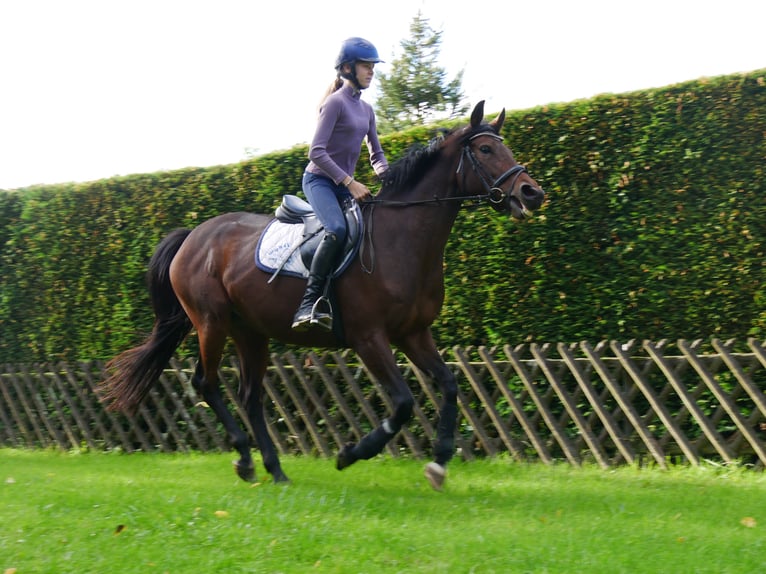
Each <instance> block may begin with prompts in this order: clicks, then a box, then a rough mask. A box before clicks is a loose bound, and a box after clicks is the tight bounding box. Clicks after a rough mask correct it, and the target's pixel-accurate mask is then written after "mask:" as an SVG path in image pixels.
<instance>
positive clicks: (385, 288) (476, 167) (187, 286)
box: [99, 101, 545, 490]
mask: <svg viewBox="0 0 766 574" xmlns="http://www.w3.org/2000/svg"><path fill="white" fill-rule="evenodd" d="M504 121H505V109H503V110H502V111H501V112H500V114H499V115H498V116H496V117H495V118H494V119H493V120H492V121H485V120H484V101H481V102H479V103H478V104H477V105H476V106H475V107H474V109H473V111H472V113H471V115H470V123H469V124H467V125H464V126H461V127H456V128H453V129H452V130H448V131H445V132H444V133H442V134H441V135H440V136H438V137H435V138H433V139H432V140H431V141H430V142H429V143H428V144H424V145H421V146H416V147H415V148H413V149H411V150H410V151H408V152H407V153H406V154H404V155H403V156H402V157H401V158H400V159H399V160H398V161H396V162H393V163H392V165H391V166H390V168H389V169H388V171H387V172H386V173H385V174H384V175H383V176H382V178H381V180H382V183H381V187H380V190H379V191H378V193H377V194H376V195H375V196H373V197H372V198H371V199H368V200H366V201H363V202H361V209H362V211H363V215H364V221H363V223H364V225H363V228H364V230H363V247H365V248H366V249H361V250H360V251H361V252H360V253H357V254H356V256H355V260H354V261H353V263H352V264H351V265H349V266H348V267H347V268H346V269H345V271H343V273H342V274H340V275H339V276H337V277H335V278H334V279H333V288H334V292H335V295H336V298H335V301H336V305H337V306H339V311H340V318H339V319H336V321H338V322H340V327H341V329H340V330H337V329H336V330H333V331H329V330H325V329H321V328H313V329H309V330H308V331H304V332H296V331H294V330H292V329H291V322H292V318H293V314H294V312H295V310H296V309H297V307H298V304H299V302H300V300H301V297H302V295H303V292H304V288H305V286H306V282H305V280H304V279H303V278H301V277H294V276H288V275H282V274H277V275H275V276H270V275H269V274H268V273H266V272H265V271H264V270H262V269H259V268H258V267H257V266H256V265H255V264H254V256H253V254H254V251H255V249H256V246H257V244H258V243H259V238H260V236H261V234H262V233H263V232H264V230H265V229H266V228H267V226H268V225H269V223H270V222H271V221H272V220H273V219H274V215H266V214H256V213H250V212H235V213H225V214H222V215H218V216H215V217H213V218H211V219H209V220H207V221H205V222H203V223H201V224H200V225H199V226H197V227H196V228H194V229H193V230H190V229H176V230H173V231H171V232H170V233H169V234H168V235H167V236H166V237H165V238H164V239H163V240H162V241H161V242H160V243H159V245H158V246H157V248H156V250H155V252H154V253H153V255H152V257H151V259H150V261H149V265H148V270H147V284H148V290H149V294H150V299H151V304H152V307H153V311H154V315H155V320H154V325H153V328H152V331H151V333H150V335H149V336H148V337H147V338H146V339H145V340H144V342H143V343H141V344H140V345H138V346H136V347H134V348H132V349H129V350H126V351H124V352H122V353H121V354H119V355H117V356H116V357H114V358H113V359H112V360H110V361H109V362H108V363H107V365H106V377H105V380H104V381H102V383H101V384H100V387H99V394H100V397H101V400H102V401H103V402H105V403H106V404H107V408H109V409H110V410H117V411H124V412H127V413H131V412H135V411H136V409H137V408H138V406H139V404H140V403H141V401H142V400H143V399H144V398H145V397H146V395H147V393H148V392H149V390H150V388H151V387H152V385H153V384H154V383H155V382H156V381H157V380H158V379H159V377H160V375H161V374H162V372H163V370H164V369H165V368H166V367H167V364H168V362H169V360H170V359H171V357H172V356H173V353H174V352H175V350H176V349H177V348H178V347H179V346H180V345H181V343H182V342H183V341H184V339H185V338H186V337H187V336H188V335H189V333H191V332H192V329H194V330H196V333H197V337H198V344H199V356H198V358H197V362H196V366H195V370H194V374H193V376H192V385H193V387H194V389H195V391H196V392H197V393H198V394H199V395H201V397H202V398H203V400H204V401H205V402H206V403H207V404H208V405H209V406H210V407H211V408H212V410H213V412H214V413H215V415H216V416H217V418H218V420H219V421H220V422H221V423H222V425H223V427H224V429H225V431H226V433H227V435H228V438H229V440H230V442H231V445H232V446H233V448H234V449H236V451H237V452H238V453H239V457H240V458H239V460H236V461H234V463H233V464H234V468H235V471H236V473H237V474H238V476H239V477H240V478H242V479H243V480H245V481H254V480H255V475H256V472H255V466H254V463H253V458H252V454H251V443H250V440H249V437H248V434H247V433H246V432H245V431H244V430H243V429H242V427H241V426H240V425H239V424H238V423H237V421H236V420H235V418H234V417H233V416H232V414H231V412H230V411H229V410H228V408H227V406H226V403H225V401H224V399H223V395H222V393H221V388H220V382H219V381H218V374H217V369H218V367H219V363H220V361H221V359H222V354H223V352H224V347H225V344H226V342H227V341H228V340H229V339H231V340H232V341H233V343H234V347H235V350H236V354H237V356H238V359H239V368H240V386H239V390H238V397H239V399H240V400H241V402H242V405H243V406H244V409H245V411H246V413H247V416H248V418H249V421H250V424H251V428H252V430H253V434H254V439H255V446H256V447H257V448H259V449H260V451H261V455H262V458H263V465H264V467H265V469H266V471H267V472H268V473H269V474H270V475H271V477H272V480H273V481H274V482H275V483H280V482H289V479H288V477H287V475H286V474H285V473H284V471H283V470H282V467H281V463H280V460H279V456H278V453H277V450H276V448H275V446H274V443H273V441H272V439H271V437H270V436H269V433H268V430H267V423H266V417H265V411H264V396H265V391H264V386H263V382H262V380H263V377H264V375H265V373H266V369H267V366H268V362H269V352H268V348H269V341H270V340H271V339H276V340H279V341H282V342H284V343H287V344H294V345H299V346H301V347H304V348H305V347H317V348H350V349H352V350H353V351H354V352H355V353H356V354H357V356H358V357H359V359H360V360H361V361H363V362H364V364H365V366H366V367H367V369H369V371H370V372H371V373H372V374H373V375H374V376H375V377H376V378H377V379H378V380H379V381H380V382H381V384H382V385H383V388H384V389H385V391H386V392H387V393H389V395H390V398H391V409H390V412H389V416H388V417H387V418H385V419H384V420H383V421H382V422H381V424H380V425H379V426H378V427H377V428H375V429H373V430H372V431H370V432H369V433H368V434H366V435H365V436H364V437H362V438H361V439H360V440H359V442H358V443H352V442H350V443H347V444H345V445H341V446H340V449H339V452H338V454H337V458H336V467H337V469H338V470H343V469H345V468H347V467H349V466H351V465H352V464H354V463H355V462H357V461H359V460H365V459H370V458H372V457H374V456H375V455H377V454H379V453H380V452H382V450H383V449H384V448H385V446H386V444H387V443H388V441H390V440H391V439H392V438H393V437H394V436H395V435H396V434H397V433H398V432H399V430H400V429H401V428H402V427H403V426H404V425H406V424H407V423H408V421H409V420H410V418H411V416H412V411H413V407H414V397H413V394H412V392H411V391H410V389H409V387H408V385H407V383H406V381H405V379H404V377H403V375H402V373H401V372H400V369H399V367H398V365H397V363H396V360H395V355H394V353H393V352H392V347H393V348H397V349H399V350H400V351H401V352H403V353H404V354H405V355H406V356H407V357H408V358H409V359H410V360H411V361H412V363H413V364H414V365H415V366H416V367H417V368H418V369H419V370H420V371H422V372H423V373H424V374H426V375H427V376H430V377H431V378H432V380H434V382H435V383H437V385H438V389H439V392H440V395H441V401H440V402H441V404H440V405H438V414H437V417H438V420H437V424H436V437H435V439H434V442H433V447H432V456H433V460H432V461H431V462H429V463H427V464H426V466H425V471H424V474H425V477H426V479H427V480H428V482H429V483H430V484H431V486H432V487H433V488H434V489H436V490H441V489H442V487H443V484H444V481H445V477H446V468H447V464H448V462H449V461H450V459H451V458H452V457H453V455H454V451H455V436H454V435H455V428H456V425H457V416H458V406H457V395H458V383H457V380H456V377H455V375H454V374H453V373H452V371H451V370H450V369H449V368H448V367H447V365H446V364H445V363H444V360H443V359H442V358H441V356H440V354H439V351H438V349H437V346H436V343H435V341H434V338H433V336H432V333H431V325H432V324H433V322H434V321H435V320H436V318H437V317H438V315H439V312H440V310H441V307H442V303H443V300H444V265H443V263H444V250H445V247H446V244H447V240H448V237H449V234H450V231H451V229H452V226H453V224H454V222H455V220H456V218H457V216H458V212H459V210H460V209H461V206H463V205H464V204H466V203H469V204H471V205H481V204H488V205H489V206H490V207H491V208H492V209H494V210H496V211H497V212H501V213H505V214H509V215H510V216H511V217H512V218H513V219H515V220H524V219H525V218H527V217H528V216H530V215H531V214H532V212H533V211H534V210H536V209H538V208H540V207H541V205H542V203H543V201H544V197H545V193H544V191H543V190H542V188H541V187H540V186H539V185H538V183H537V182H536V181H535V180H533V179H532V178H531V176H530V175H529V173H528V172H527V170H526V168H525V167H524V166H523V165H521V164H519V163H517V162H516V160H515V159H514V156H513V152H512V151H511V149H510V148H508V147H507V146H506V145H505V144H504V143H503V139H502V137H501V136H500V130H501V128H502V126H503V123H504ZM339 333H342V336H340V335H339Z"/></svg>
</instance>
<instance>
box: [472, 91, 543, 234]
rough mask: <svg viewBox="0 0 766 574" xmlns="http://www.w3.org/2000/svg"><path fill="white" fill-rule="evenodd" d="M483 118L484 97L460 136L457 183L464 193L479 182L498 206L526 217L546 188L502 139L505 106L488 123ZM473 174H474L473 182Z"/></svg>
mask: <svg viewBox="0 0 766 574" xmlns="http://www.w3.org/2000/svg"><path fill="white" fill-rule="evenodd" d="M483 118H484V101H481V102H479V103H478V104H476V107H475V108H474V109H473V112H472V113H471V123H470V125H469V126H467V127H466V128H464V130H463V134H462V137H461V142H462V145H463V151H462V155H461V159H460V164H459V167H458V185H459V186H460V187H461V188H462V190H463V192H464V193H467V192H468V189H469V188H473V187H474V186H476V185H478V186H479V187H480V188H481V189H482V190H483V192H484V193H486V194H487V197H488V199H489V202H490V204H491V205H492V207H493V208H494V209H495V210H497V211H502V212H505V213H510V214H511V216H512V217H513V218H514V219H524V218H525V217H528V216H530V215H531V214H532V212H533V211H534V210H535V209H538V208H539V207H540V206H541V205H542V203H543V200H544V199H545V192H544V191H543V190H542V188H541V187H540V186H539V185H538V183H537V182H536V181H535V180H534V179H532V178H531V177H530V176H529V174H528V173H527V169H526V168H525V167H524V166H523V165H521V164H519V163H517V162H516V160H515V159H514V157H513V152H512V151H511V150H510V148H508V147H507V146H506V145H505V144H504V143H503V138H502V137H501V136H500V129H501V128H502V127H503V122H504V121H505V109H503V111H501V112H500V114H499V115H498V116H497V117H496V118H495V119H494V120H492V121H491V122H489V123H482V120H483ZM472 178H475V179H474V181H473V182H472V181H471V179H472Z"/></svg>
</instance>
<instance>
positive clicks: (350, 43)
mask: <svg viewBox="0 0 766 574" xmlns="http://www.w3.org/2000/svg"><path fill="white" fill-rule="evenodd" d="M382 61H383V60H381V59H380V56H378V51H377V50H376V49H375V46H373V45H372V44H371V43H370V42H368V41H367V40H365V39H364V38H356V37H355V38H349V39H347V40H344V41H343V44H342V45H341V47H340V54H338V57H337V58H336V59H335V69H336V70H340V67H341V66H342V65H343V64H353V63H354V62H373V63H376V64H377V63H378V62H382Z"/></svg>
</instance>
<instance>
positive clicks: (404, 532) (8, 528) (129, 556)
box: [0, 449, 766, 574]
mask: <svg viewBox="0 0 766 574" xmlns="http://www.w3.org/2000/svg"><path fill="white" fill-rule="evenodd" d="M232 458H233V455H232V454H191V455H188V454H178V455H159V454H132V455H123V454H102V453H87V454H76V453H59V452H49V451H45V452H40V451H37V452H30V451H22V450H11V449H0V573H3V572H6V573H14V572H15V573H16V574H31V573H36V574H37V573H48V572H50V573H54V572H55V573H57V574H61V573H69V572H71V573H78V574H85V573H104V574H120V573H132V572H135V573H139V572H140V573H142V574H143V573H155V572H156V573H164V572H168V573H171V574H176V573H203V572H204V573H212V572H226V573H240V572H243V573H244V572H253V573H274V572H286V573H293V572H317V573H321V572H340V573H346V572H348V573H375V574H377V573H389V572H407V573H410V572H428V573H441V572H443V573H453V572H454V573H467V572H477V573H493V572H497V573H516V572H519V573H524V572H534V573H545V572H551V573H553V572H555V573H559V572H561V573H579V572H588V573H601V572H603V573H609V574H615V573H619V572H626V573H628V572H629V573H638V572H647V573H660V572H669V573H706V572H709V573H711V574H712V573H715V574H722V573H726V572H731V573H742V572H747V573H750V572H753V573H754V572H764V571H766V476H764V474H762V473H760V472H756V471H752V470H745V469H741V468H721V467H716V466H713V465H710V466H706V467H704V468H690V467H684V468H676V469H673V470H670V471H662V470H657V469H637V468H632V467H623V468H618V469H615V470H606V471H605V470H602V469H599V468H595V467H587V468H572V467H570V466H568V465H565V464H561V465H558V466H550V467H549V466H544V465H542V464H519V463H514V462H512V461H510V460H508V459H505V458H500V459H493V460H484V461H478V462H471V463H464V462H458V461H456V462H454V463H453V464H452V465H451V467H450V474H449V477H448V479H447V484H446V487H445V490H444V491H443V492H435V491H432V490H431V488H430V487H429V486H428V484H427V482H426V481H425V479H424V478H423V476H422V471H423V465H424V462H423V461H416V460H409V459H391V458H383V457H380V458H378V459H374V460H372V461H361V462H359V463H357V464H356V465H354V466H353V467H351V468H349V469H346V470H344V471H343V472H338V471H337V470H335V468H334V461H331V460H324V459H313V458H305V457H285V458H284V460H283V467H284V469H285V472H287V474H288V476H290V478H291V479H292V480H293V484H291V485H289V486H277V485H274V484H272V483H270V482H265V483H263V484H256V485H250V484H246V483H244V482H242V481H240V480H239V479H238V478H237V477H236V476H235V474H234V472H233V470H232V469H231V464H230V461H231V459H232ZM258 470H259V473H260V474H259V475H260V477H261V478H265V477H266V474H265V471H263V469H262V468H259V469H258Z"/></svg>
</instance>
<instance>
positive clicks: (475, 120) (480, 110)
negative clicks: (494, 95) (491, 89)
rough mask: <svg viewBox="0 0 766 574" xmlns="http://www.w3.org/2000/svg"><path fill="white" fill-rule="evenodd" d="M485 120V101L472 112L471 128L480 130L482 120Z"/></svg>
mask: <svg viewBox="0 0 766 574" xmlns="http://www.w3.org/2000/svg"><path fill="white" fill-rule="evenodd" d="M483 119H484V100H482V101H480V102H479V103H478V104H476V107H475V108H474V109H473V111H472V112H471V127H472V128H474V129H475V128H478V127H479V126H480V125H481V120H483Z"/></svg>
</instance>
